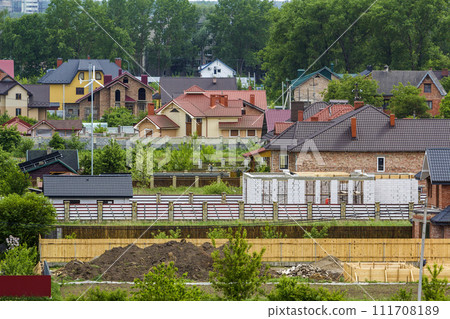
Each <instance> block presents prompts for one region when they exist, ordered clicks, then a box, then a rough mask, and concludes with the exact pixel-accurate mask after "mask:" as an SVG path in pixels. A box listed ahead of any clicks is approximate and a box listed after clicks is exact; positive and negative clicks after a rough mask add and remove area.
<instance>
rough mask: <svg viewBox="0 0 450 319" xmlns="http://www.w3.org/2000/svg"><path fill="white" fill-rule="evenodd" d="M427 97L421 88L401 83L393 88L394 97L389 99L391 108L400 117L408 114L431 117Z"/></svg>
mask: <svg viewBox="0 0 450 319" xmlns="http://www.w3.org/2000/svg"><path fill="white" fill-rule="evenodd" d="M426 100H427V99H426V98H425V97H424V96H421V95H420V89H419V88H416V87H415V86H412V85H411V84H410V83H409V82H408V85H403V84H402V83H399V84H398V85H394V89H393V90H392V98H391V99H390V100H389V108H390V109H391V111H392V113H394V114H395V115H396V116H397V117H398V118H404V117H408V116H414V117H419V118H421V117H430V114H429V113H428V110H429V109H428V106H427V103H426Z"/></svg>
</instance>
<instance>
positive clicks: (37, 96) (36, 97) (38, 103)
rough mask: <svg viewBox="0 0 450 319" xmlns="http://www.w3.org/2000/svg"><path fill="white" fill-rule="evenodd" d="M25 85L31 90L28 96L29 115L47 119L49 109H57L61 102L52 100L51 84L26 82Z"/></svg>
mask: <svg viewBox="0 0 450 319" xmlns="http://www.w3.org/2000/svg"><path fill="white" fill-rule="evenodd" d="M23 86H24V88H25V89H27V90H28V92H30V95H29V98H28V115H27V116H28V117H31V118H33V119H35V120H38V121H42V120H45V119H47V111H49V110H57V109H58V108H59V103H57V102H53V103H52V102H50V85H46V84H24V85H23Z"/></svg>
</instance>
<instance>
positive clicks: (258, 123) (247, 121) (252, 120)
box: [219, 115, 264, 129]
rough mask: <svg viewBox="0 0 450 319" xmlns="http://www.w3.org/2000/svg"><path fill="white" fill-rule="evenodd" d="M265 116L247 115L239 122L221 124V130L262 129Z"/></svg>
mask: <svg viewBox="0 0 450 319" xmlns="http://www.w3.org/2000/svg"><path fill="white" fill-rule="evenodd" d="M263 120H264V116H262V115H246V116H243V117H241V118H240V119H239V120H238V121H237V122H219V128H220V129H238V128H239V129H246V128H261V127H262V124H263Z"/></svg>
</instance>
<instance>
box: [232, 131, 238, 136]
mask: <svg viewBox="0 0 450 319" xmlns="http://www.w3.org/2000/svg"><path fill="white" fill-rule="evenodd" d="M230 136H239V130H230Z"/></svg>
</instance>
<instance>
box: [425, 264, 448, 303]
mask: <svg viewBox="0 0 450 319" xmlns="http://www.w3.org/2000/svg"><path fill="white" fill-rule="evenodd" d="M443 269H444V267H443V266H442V265H441V266H438V265H437V264H434V265H433V269H431V267H430V266H427V270H428V272H429V273H430V278H428V277H427V276H423V278H422V290H423V297H424V300H426V301H445V300H450V298H449V297H447V296H446V293H447V291H448V290H450V288H449V287H448V286H447V284H448V279H447V278H444V279H438V276H439V274H440V273H441V272H442V270H443Z"/></svg>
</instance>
